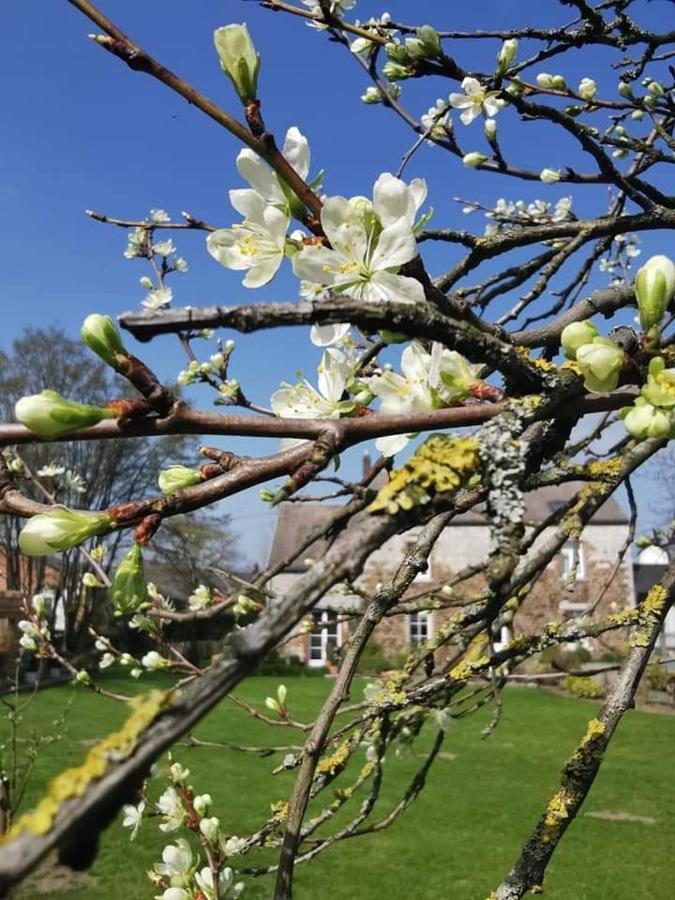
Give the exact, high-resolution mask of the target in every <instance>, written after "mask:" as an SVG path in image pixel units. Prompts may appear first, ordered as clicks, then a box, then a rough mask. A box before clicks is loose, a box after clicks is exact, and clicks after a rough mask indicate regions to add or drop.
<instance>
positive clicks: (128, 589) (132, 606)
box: [108, 544, 147, 616]
mask: <svg viewBox="0 0 675 900" xmlns="http://www.w3.org/2000/svg"><path fill="white" fill-rule="evenodd" d="M108 596H109V598H110V602H111V603H112V605H113V607H114V609H115V613H116V614H117V615H118V616H122V615H127V614H129V613H133V612H136V610H137V609H139V608H140V607H141V606H142V605H143V603H145V600H146V598H147V588H146V586H145V576H144V574H143V554H142V553H141V548H140V547H139V545H138V544H134V545H133V547H132V548H131V550H129V552H128V553H127V554H126V556H124V558H123V559H122V561H121V562H120V564H119V565H118V567H117V571H116V572H115V576H114V578H113V580H112V584H111V585H110V588H109V589H108Z"/></svg>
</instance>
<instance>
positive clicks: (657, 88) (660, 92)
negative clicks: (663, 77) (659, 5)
mask: <svg viewBox="0 0 675 900" xmlns="http://www.w3.org/2000/svg"><path fill="white" fill-rule="evenodd" d="M647 90H648V91H649V93H650V94H652V95H653V96H654V97H664V96H665V93H666V92H665V91H664V89H663V85H662V84H661V83H660V82H658V81H650V83H649V87H648V88H647Z"/></svg>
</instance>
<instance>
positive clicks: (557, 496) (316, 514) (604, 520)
mask: <svg viewBox="0 0 675 900" xmlns="http://www.w3.org/2000/svg"><path fill="white" fill-rule="evenodd" d="M583 485H584V482H582V481H568V482H566V483H565V484H557V485H551V486H549V487H543V488H538V489H537V490H535V491H530V493H529V494H527V496H526V500H525V521H526V522H528V523H532V524H535V523H537V522H542V521H543V520H544V519H546V518H548V516H550V515H551V513H552V512H555V509H556V508H557V506H558V505H559V504H561V503H565V502H567V501H568V500H570V499H572V497H574V495H575V494H576V492H577V491H578V490H579V488H581V487H583ZM338 508H339V507H336V506H334V505H328V504H325V503H312V502H311V501H307V502H302V503H282V504H280V506H279V516H278V518H277V523H276V527H275V529H274V536H273V538H272V545H271V547H270V555H269V561H268V564H269V565H270V566H276V565H278V564H279V563H281V562H282V561H283V560H285V559H287V558H288V557H289V556H290V554H291V553H293V552H294V551H295V550H296V548H297V547H298V546H299V545H300V544H301V543H302V542H303V541H304V540H306V539H307V538H308V537H309V535H310V534H312V532H314V531H315V530H317V529H318V528H320V527H321V526H323V525H326V524H327V523H328V521H329V519H330V517H331V516H332V515H333V514H334V512H335V510H336V509H338ZM627 521H628V519H627V517H626V514H625V513H624V511H623V510H622V509H621V507H620V506H619V504H618V503H617V502H616V500H614V499H613V498H612V497H610V498H609V499H608V500H606V501H605V502H604V503H603V504H602V506H601V507H600V508H599V509H598V511H597V512H596V513H595V515H594V516H593V517H592V518H591V522H590V524H592V525H624V524H626V522H627ZM487 524H488V520H487V517H486V516H485V514H484V512H481V511H480V510H471V511H469V512H466V513H463V514H462V515H460V516H457V517H456V518H454V519H453V520H452V522H451V523H450V525H449V526H448V527H449V528H452V527H453V526H455V527H456V526H458V525H476V526H483V527H485V526H487ZM327 546H328V541H327V540H326V539H325V538H322V539H320V540H318V541H314V543H313V544H311V545H310V546H309V547H307V549H306V550H304V551H303V552H302V553H301V554H300V557H299V559H297V560H295V561H294V562H293V563H291V564H290V565H289V566H287V567H286V568H285V569H284V571H286V572H304V571H305V570H306V569H307V565H306V564H305V563H304V562H303V560H305V559H316V558H318V557H320V556H321V555H322V554H323V553H325V551H326V548H327Z"/></svg>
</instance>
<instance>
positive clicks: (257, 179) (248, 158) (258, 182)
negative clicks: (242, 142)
mask: <svg viewBox="0 0 675 900" xmlns="http://www.w3.org/2000/svg"><path fill="white" fill-rule="evenodd" d="M237 169H238V170H239V174H240V175H241V177H242V178H244V179H245V180H246V181H248V183H249V184H250V185H251V187H252V188H253V190H254V191H256V193H258V194H260V196H261V197H263V198H264V199H265V200H271V201H274V202H275V203H279V202H282V203H285V197H284V194H283V191H282V190H281V188H280V187H279V182H278V181H277V178H276V175H275V174H274V172H273V171H272V170H271V169H270V167H269V166H268V165H267V163H266V162H265V161H264V160H262V159H261V158H260V157H259V156H258V154H257V153H254V152H253V150H249V149H248V148H245V149H244V150H242V151H241V152H240V153H239V156H238V157H237Z"/></svg>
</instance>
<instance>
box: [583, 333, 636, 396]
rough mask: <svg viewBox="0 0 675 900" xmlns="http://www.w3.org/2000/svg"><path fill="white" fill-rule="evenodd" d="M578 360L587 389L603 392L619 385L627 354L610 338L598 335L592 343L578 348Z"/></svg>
mask: <svg viewBox="0 0 675 900" xmlns="http://www.w3.org/2000/svg"><path fill="white" fill-rule="evenodd" d="M577 362H578V363H579V368H580V369H581V374H582V375H583V376H584V385H585V387H586V389H587V390H589V391H594V392H596V393H600V394H602V393H605V392H606V391H613V390H614V389H615V388H616V386H617V385H618V383H619V374H620V373H621V369H622V368H623V365H624V362H625V354H624V352H623V350H622V349H621V347H619V346H617V345H616V344H615V343H614V341H610V340H609V338H603V337H596V338H593V341H592V343H590V344H584V345H583V346H582V347H579V348H578V350H577Z"/></svg>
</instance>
